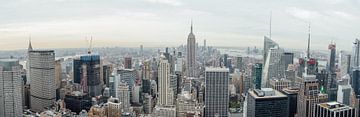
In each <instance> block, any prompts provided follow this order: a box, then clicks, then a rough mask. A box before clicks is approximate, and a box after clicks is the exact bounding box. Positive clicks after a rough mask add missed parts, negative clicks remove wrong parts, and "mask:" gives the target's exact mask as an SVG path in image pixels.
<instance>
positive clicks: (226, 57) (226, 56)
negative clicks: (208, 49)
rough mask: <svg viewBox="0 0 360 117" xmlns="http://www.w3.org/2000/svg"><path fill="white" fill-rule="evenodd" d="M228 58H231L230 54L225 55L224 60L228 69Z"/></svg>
mask: <svg viewBox="0 0 360 117" xmlns="http://www.w3.org/2000/svg"><path fill="white" fill-rule="evenodd" d="M228 58H229V55H228V54H224V58H223V61H222V62H223V64H224V67H226V68H228Z"/></svg>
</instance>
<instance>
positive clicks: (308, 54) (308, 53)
mask: <svg viewBox="0 0 360 117" xmlns="http://www.w3.org/2000/svg"><path fill="white" fill-rule="evenodd" d="M310 39H311V23H310V22H309V37H308V44H307V46H308V47H307V58H308V59H309V58H310Z"/></svg>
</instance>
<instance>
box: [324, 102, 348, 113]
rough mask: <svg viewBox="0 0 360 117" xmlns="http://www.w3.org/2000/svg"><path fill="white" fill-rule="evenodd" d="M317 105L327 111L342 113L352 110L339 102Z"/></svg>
mask: <svg viewBox="0 0 360 117" xmlns="http://www.w3.org/2000/svg"><path fill="white" fill-rule="evenodd" d="M318 105H319V106H320V107H322V108H326V109H328V110H329V111H343V110H350V109H353V108H352V107H350V106H348V105H345V104H342V103H339V102H325V103H321V104H318Z"/></svg>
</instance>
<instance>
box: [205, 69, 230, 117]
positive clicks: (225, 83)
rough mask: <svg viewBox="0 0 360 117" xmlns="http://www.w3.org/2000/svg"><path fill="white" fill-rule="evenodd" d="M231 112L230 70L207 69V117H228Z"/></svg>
mask: <svg viewBox="0 0 360 117" xmlns="http://www.w3.org/2000/svg"><path fill="white" fill-rule="evenodd" d="M228 110H229V69H227V68H212V67H207V68H205V111H204V116H206V117H215V116H218V117H227V116H228Z"/></svg>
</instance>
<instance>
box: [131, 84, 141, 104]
mask: <svg viewBox="0 0 360 117" xmlns="http://www.w3.org/2000/svg"><path fill="white" fill-rule="evenodd" d="M140 89H141V86H140V85H135V86H134V88H133V89H132V92H131V93H132V97H131V98H132V99H131V100H132V103H134V104H140V99H141V97H140Z"/></svg>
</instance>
